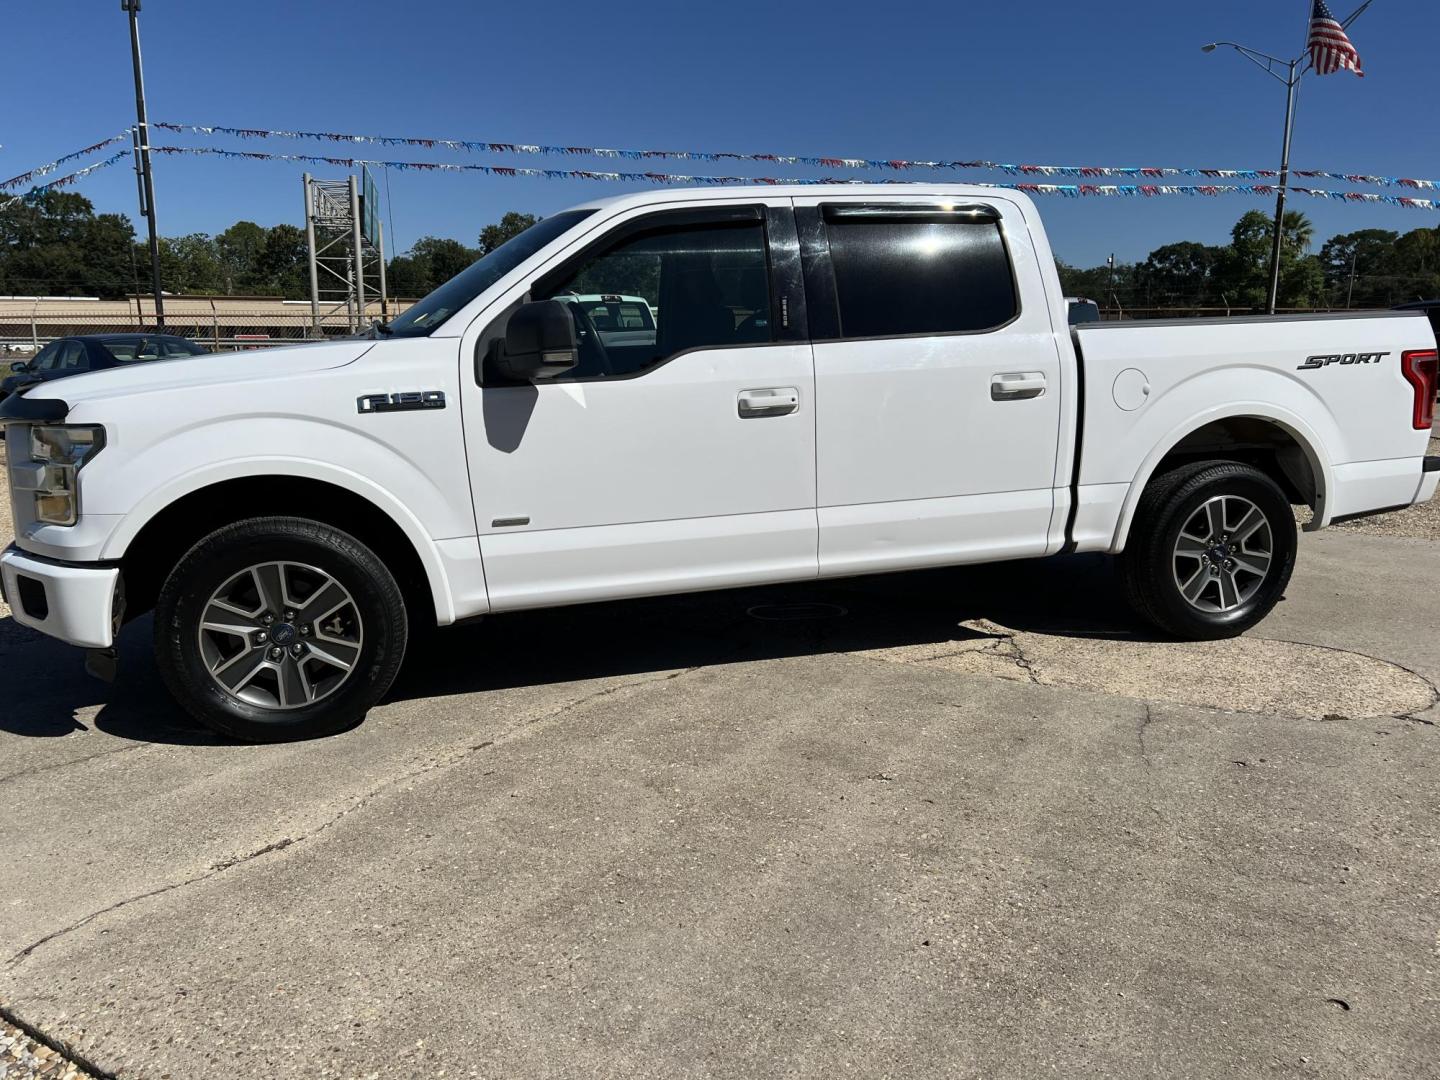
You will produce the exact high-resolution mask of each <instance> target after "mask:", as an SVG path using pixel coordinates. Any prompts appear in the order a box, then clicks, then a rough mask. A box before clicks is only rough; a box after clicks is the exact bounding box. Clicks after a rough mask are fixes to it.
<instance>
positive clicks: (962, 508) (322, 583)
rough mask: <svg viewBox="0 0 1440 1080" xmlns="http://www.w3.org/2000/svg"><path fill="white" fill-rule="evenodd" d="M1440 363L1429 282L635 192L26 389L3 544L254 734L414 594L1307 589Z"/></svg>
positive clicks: (1189, 594)
mask: <svg viewBox="0 0 1440 1080" xmlns="http://www.w3.org/2000/svg"><path fill="white" fill-rule="evenodd" d="M591 295H601V296H605V295H619V296H629V297H642V298H643V299H644V301H645V302H646V304H647V305H648V306H649V307H650V308H651V309H652V310H653V312H654V313H655V319H654V321H655V327H654V332H653V334H651V333H648V332H647V333H646V334H641V335H632V336H620V337H612V336H611V335H609V334H608V333H606V332H604V331H601V330H599V329H597V327H596V325H595V324H594V322H593V320H592V319H591V317H590V315H589V314H588V310H587V306H586V305H585V304H582V303H577V302H576V297H577V296H591ZM1435 390H1436V344H1435V335H1434V333H1433V332H1432V330H1431V328H1430V324H1429V323H1428V322H1427V321H1426V319H1425V317H1424V316H1423V315H1422V314H1418V313H1417V314H1414V315H1410V314H1405V313H1398V312H1382V313H1373V314H1348V313H1347V314H1345V315H1343V316H1336V317H1329V316H1320V317H1300V318H1295V317H1280V318H1236V319H1209V320H1205V319H1202V320H1194V321H1174V322H1164V323H1142V322H1131V323H1092V324H1088V325H1085V326H1083V327H1079V328H1076V329H1074V330H1072V329H1071V328H1070V327H1069V326H1068V325H1067V310H1066V304H1065V298H1064V295H1063V293H1062V291H1061V288H1060V282H1059V280H1058V278H1057V276H1056V272H1055V260H1054V258H1053V256H1052V254H1051V251H1050V246H1049V243H1048V241H1047V239H1046V236H1045V232H1044V230H1043V229H1042V227H1041V223H1040V219H1039V217H1038V216H1037V214H1036V211H1035V208H1034V206H1033V205H1032V204H1031V202H1030V201H1029V200H1028V199H1027V198H1026V197H1025V196H1024V195H1021V194H1011V193H1008V192H1004V193H1002V192H999V191H996V190H993V189H988V188H975V187H961V186H951V185H934V186H931V185H910V186H906V187H894V186H875V187H851V186H836V187H834V188H826V189H818V190H817V189H816V188H813V187H796V188H783V187H776V188H766V189H764V190H755V189H747V190H735V189H721V190H704V189H692V190H672V191H665V192H663V193H646V194H640V195H628V196H623V197H619V198H613V199H605V200H600V201H596V202H590V203H586V204H584V205H581V206H578V207H576V208H575V209H573V210H568V211H565V212H563V213H559V214H556V215H554V216H553V217H548V218H545V219H544V220H542V221H540V222H539V223H537V224H536V225H534V226H532V227H531V228H530V229H528V230H527V231H525V232H524V233H522V234H521V235H519V236H517V237H515V238H514V239H513V240H511V241H510V242H508V243H507V244H505V245H503V246H502V247H499V248H497V249H496V250H495V251H493V252H491V253H490V254H488V255H486V256H485V257H484V258H483V259H481V260H480V261H479V262H477V263H475V264H474V265H472V266H471V267H470V268H469V269H467V270H465V271H464V272H462V273H461V274H460V275H458V276H457V277H456V278H454V279H453V280H451V281H450V282H449V283H447V284H445V285H443V286H441V287H440V288H439V289H437V290H436V291H435V292H434V293H432V294H431V295H429V296H427V297H426V298H425V299H423V300H421V301H420V302H419V303H418V304H416V305H415V306H414V307H412V308H410V309H409V310H408V311H406V312H405V313H404V314H403V315H401V316H400V317H399V318H397V319H395V320H394V321H393V322H391V323H390V324H388V325H387V326H382V327H378V328H377V329H376V331H375V332H374V334H373V335H372V338H371V339H368V340H363V339H356V340H342V341H333V342H325V343H316V344H310V345H305V346H301V347H296V348H285V349H276V350H274V351H271V352H267V353H263V354H262V353H253V352H252V353H246V354H243V355H242V354H237V355H235V356H231V357H214V356H211V357H206V358H204V359H203V360H199V361H186V360H178V361H175V362H173V363H169V364H154V365H147V366H144V367H139V368H136V369H134V370H124V371H110V372H101V373H96V374H90V375H80V376H77V377H75V378H72V379H67V380H65V381H64V382H63V383H57V384H54V385H51V386H45V387H36V388H32V389H31V390H29V391H27V392H26V393H24V394H23V395H19V394H17V395H15V396H14V397H12V398H11V399H9V400H8V401H6V402H5V403H4V404H3V405H0V420H3V421H4V422H5V424H6V425H7V431H6V439H7V450H8V454H9V466H8V467H9V471H10V489H11V498H12V501H13V513H14V519H15V536H16V540H15V544H14V546H12V547H11V548H9V549H8V550H7V551H6V552H5V553H4V555H3V556H0V571H3V573H0V578H3V583H4V593H5V596H6V597H7V599H8V602H9V603H10V604H11V606H12V607H13V610H14V617H15V619H16V620H17V621H18V622H20V623H22V624H24V625H26V626H30V627H34V628H36V629H38V630H40V631H43V632H45V633H47V634H51V635H53V636H55V637H58V638H60V639H62V640H64V641H67V642H70V643H72V644H75V645H78V646H82V647H84V648H86V649H89V650H92V651H94V652H93V654H92V657H91V662H92V665H97V664H98V665H103V663H104V661H105V659H106V650H111V649H112V648H113V645H114V642H115V637H116V634H117V633H118V631H119V629H120V627H121V625H122V623H123V622H125V621H126V620H129V619H132V618H134V617H135V616H137V615H139V614H141V613H142V612H144V611H146V610H149V609H152V608H153V609H154V612H155V617H154V645H155V655H156V660H157V663H158V665H159V669H160V672H161V674H162V675H163V678H164V680H165V683H166V684H167V686H168V687H169V688H170V690H171V691H172V692H173V693H174V695H175V697H176V698H177V699H178V700H179V701H180V702H181V704H182V705H184V707H185V708H187V709H188V710H189V711H190V712H191V713H193V714H194V715H195V716H196V717H198V718H199V719H201V720H202V721H204V722H206V723H208V724H210V725H212V726H213V727H215V728H217V729H219V730H220V731H222V732H226V733H229V734H230V735H232V736H235V737H239V738H243V739H253V740H268V739H284V738H300V737H307V736H314V735H321V734H325V733H330V732H335V731H338V730H341V729H343V728H345V727H347V726H349V725H353V724H354V723H356V722H357V721H358V720H359V719H360V718H361V717H363V716H364V714H365V713H366V711H367V710H368V709H369V708H370V707H371V706H372V705H373V704H374V703H375V702H376V701H378V700H379V699H380V698H381V696H382V695H383V694H384V693H385V692H386V690H387V688H388V687H389V686H390V684H391V682H392V680H393V679H394V678H395V676H396V673H397V671H398V670H399V667H400V664H401V661H402V658H403V657H404V654H405V648H406V642H407V639H408V638H409V636H410V635H411V634H412V633H413V632H415V631H416V630H417V628H420V627H422V626H424V625H427V624H428V625H430V626H434V625H436V624H439V625H445V624H450V623H454V622H456V621H458V620H462V619H468V618H472V617H475V616H480V615H486V614H492V613H494V614H499V613H503V612H510V611H516V610H520V609H525V608H539V607H547V606H554V605H561V604H576V603H582V602H586V601H595V600H609V599H614V598H621V597H636V596H642V595H647V594H656V593H671V592H680V591H685V590H698V589H718V588H726V587H731V586H741V585H751V584H758V583H764V582H786V581H802V580H809V579H815V578H830V577H838V576H844V575H856V574H870V573H875V572H881V571H897V570H905V569H908V568H912V567H933V566H945V565H953V564H959V563H978V562H985V561H992V560H1000V559H1026V558H1038V557H1043V556H1050V555H1056V554H1059V553H1063V552H1075V551H1080V552H1110V553H1112V554H1114V555H1116V556H1118V557H1119V558H1120V568H1121V573H1120V575H1119V580H1120V581H1121V582H1122V583H1123V587H1124V588H1125V590H1126V591H1127V593H1128V595H1129V597H1130V599H1131V600H1132V601H1133V602H1134V604H1135V605H1136V607H1137V609H1138V610H1139V611H1140V612H1141V613H1142V614H1143V615H1144V616H1145V617H1146V618H1147V619H1149V620H1151V621H1153V622H1154V623H1155V624H1157V625H1158V626H1159V627H1161V628H1162V629H1163V630H1165V631H1166V632H1168V633H1170V634H1172V635H1175V636H1177V637H1181V638H1192V639H1196V638H1217V637H1224V636H1228V635H1233V634H1238V633H1240V632H1242V631H1243V630H1245V629H1246V628H1248V627H1250V626H1252V625H1254V624H1255V623H1256V622H1257V621H1259V620H1260V619H1261V618H1263V617H1264V616H1265V614H1266V613H1267V612H1269V610H1270V609H1271V607H1272V606H1273V605H1274V604H1275V603H1276V602H1277V600H1278V599H1279V598H1280V596H1281V594H1282V592H1283V590H1284V589H1285V587H1286V583H1287V582H1288V580H1289V578H1290V573H1291V568H1292V566H1293V564H1294V559H1295V553H1296V527H1295V517H1294V514H1293V512H1292V505H1298V504H1307V505H1309V506H1310V507H1311V508H1312V509H1313V511H1314V514H1313V523H1312V526H1311V527H1314V528H1322V527H1324V526H1326V525H1328V524H1330V523H1332V522H1334V521H1336V520H1338V519H1340V518H1345V517H1350V516H1354V515H1359V514H1365V513H1370V512H1375V511H1379V510H1382V509H1389V508H1395V507H1401V506H1406V505H1409V504H1411V503H1414V502H1417V501H1423V500H1426V499H1429V498H1430V497H1431V496H1432V495H1433V494H1434V492H1435V488H1436V483H1437V481H1440V471H1437V470H1440V459H1437V458H1433V457H1428V458H1427V457H1426V456H1425V452H1426V447H1427V440H1428V438H1429V429H1430V425H1431V423H1432V414H1433V409H1434V400H1435ZM109 656H110V657H111V658H113V653H110V654H109Z"/></svg>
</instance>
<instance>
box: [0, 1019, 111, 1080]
mask: <svg viewBox="0 0 1440 1080" xmlns="http://www.w3.org/2000/svg"><path fill="white" fill-rule="evenodd" d="M90 1075H91V1074H90V1073H88V1072H86V1071H85V1070H84V1069H82V1068H80V1066H78V1065H75V1064H73V1063H71V1062H69V1061H66V1060H65V1058H64V1057H62V1056H61V1055H60V1054H58V1053H56V1052H55V1051H54V1050H51V1049H50V1048H49V1047H48V1046H41V1045H40V1044H39V1043H37V1042H36V1041H35V1040H34V1039H32V1038H30V1036H28V1035H26V1034H25V1033H24V1032H23V1031H21V1030H20V1029H19V1028H15V1027H11V1026H10V1025H9V1024H7V1023H6V1022H5V1021H4V1020H0V1080H42V1078H43V1080H81V1078H82V1077H88V1076H90Z"/></svg>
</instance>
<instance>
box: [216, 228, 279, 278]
mask: <svg viewBox="0 0 1440 1080" xmlns="http://www.w3.org/2000/svg"><path fill="white" fill-rule="evenodd" d="M269 233H270V230H268V229H266V228H265V227H264V226H263V225H257V224H255V222H253V221H237V222H236V223H235V224H234V225H231V226H230V228H228V229H226V230H225V231H224V232H222V233H220V234H219V235H218V236H216V237H215V247H216V249H217V250H218V252H219V256H220V266H221V270H222V272H223V274H224V279H225V285H224V291H225V293H226V294H227V295H230V296H233V295H235V294H236V293H250V292H257V291H261V290H262V289H263V287H264V286H265V285H266V284H268V283H267V282H265V281H264V280H263V279H262V278H261V277H260V276H259V275H258V272H257V268H258V265H259V262H260V255H261V253H262V252H263V251H264V250H265V242H266V240H267V239H268V237H269Z"/></svg>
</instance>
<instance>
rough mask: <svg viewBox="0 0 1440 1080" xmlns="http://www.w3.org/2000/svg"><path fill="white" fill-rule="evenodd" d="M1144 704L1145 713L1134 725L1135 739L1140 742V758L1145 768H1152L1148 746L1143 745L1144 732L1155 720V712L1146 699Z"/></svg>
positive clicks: (1152, 763)
mask: <svg viewBox="0 0 1440 1080" xmlns="http://www.w3.org/2000/svg"><path fill="white" fill-rule="evenodd" d="M1144 705H1145V715H1144V716H1142V717H1141V718H1140V723H1139V724H1137V725H1136V727H1135V741H1136V742H1137V743H1139V744H1140V760H1141V761H1143V762H1144V763H1145V767H1146V768H1147V769H1153V768H1154V767H1155V765H1154V762H1152V761H1151V760H1150V748H1149V747H1148V746H1146V745H1145V732H1146V731H1148V730H1149V728H1150V725H1151V724H1153V723H1154V722H1155V714H1154V712H1153V711H1152V710H1151V708H1150V703H1149V702H1148V701H1147V702H1145V703H1144Z"/></svg>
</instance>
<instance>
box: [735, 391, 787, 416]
mask: <svg viewBox="0 0 1440 1080" xmlns="http://www.w3.org/2000/svg"><path fill="white" fill-rule="evenodd" d="M799 408H800V391H799V390H797V389H796V388H795V387H793V386H771V387H767V388H766V389H764V390H741V391H740V399H739V405H738V411H739V413H740V419H741V420H759V419H761V418H762V417H766V416H787V415H789V414H790V413H793V412H795V411H796V410H798V409H799Z"/></svg>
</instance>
